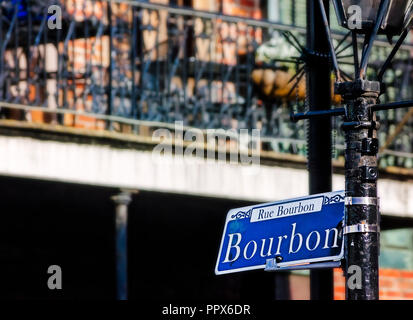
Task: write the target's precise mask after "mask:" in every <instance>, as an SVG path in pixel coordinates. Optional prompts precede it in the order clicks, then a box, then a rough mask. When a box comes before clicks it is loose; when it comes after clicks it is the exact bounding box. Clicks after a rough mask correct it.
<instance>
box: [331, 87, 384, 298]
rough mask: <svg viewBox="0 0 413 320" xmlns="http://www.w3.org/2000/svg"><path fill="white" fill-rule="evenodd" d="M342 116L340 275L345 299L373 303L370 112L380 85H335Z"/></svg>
mask: <svg viewBox="0 0 413 320" xmlns="http://www.w3.org/2000/svg"><path fill="white" fill-rule="evenodd" d="M338 91H339V92H340V93H341V94H342V95H343V97H344V99H345V103H346V106H347V114H346V117H345V122H344V123H343V129H344V131H345V137H346V151H345V158H346V164H345V169H346V173H345V176H346V200H345V201H346V207H345V208H346V209H345V210H346V218H345V228H344V234H345V240H344V241H345V257H346V261H345V266H344V268H345V270H344V273H345V275H346V299H347V300H378V298H379V240H380V239H379V237H380V233H379V223H380V213H379V207H378V199H377V178H378V168H377V152H378V149H379V148H378V140H377V129H378V127H379V125H378V123H377V121H376V115H375V112H374V111H373V110H372V108H371V107H372V106H374V105H375V104H376V103H377V99H378V96H379V94H380V83H379V82H372V81H366V80H361V79H359V80H357V81H355V82H351V83H341V84H338Z"/></svg>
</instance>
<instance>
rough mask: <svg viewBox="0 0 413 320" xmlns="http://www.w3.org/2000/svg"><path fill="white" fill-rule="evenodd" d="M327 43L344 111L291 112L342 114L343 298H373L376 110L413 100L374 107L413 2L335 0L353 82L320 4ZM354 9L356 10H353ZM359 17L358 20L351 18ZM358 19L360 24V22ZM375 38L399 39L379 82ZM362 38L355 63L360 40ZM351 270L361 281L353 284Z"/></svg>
mask: <svg viewBox="0 0 413 320" xmlns="http://www.w3.org/2000/svg"><path fill="white" fill-rule="evenodd" d="M318 1H319V4H320V9H321V13H322V17H323V20H324V25H325V32H326V35H327V39H328V41H329V45H330V60H331V63H332V67H333V70H334V73H335V76H336V84H335V91H336V93H338V94H341V95H342V97H343V100H344V105H345V107H344V108H337V109H332V110H323V111H310V112H306V113H297V114H293V115H292V116H291V117H292V120H293V121H298V120H301V119H310V118H313V117H331V116H337V115H340V116H344V123H343V124H342V129H343V130H344V132H345V141H346V150H345V191H346V199H345V221H344V229H343V231H344V236H345V240H344V241H345V263H344V265H343V268H344V272H345V275H346V298H347V299H349V300H376V299H378V298H379V289H378V284H379V279H378V278H379V276H378V269H379V267H378V256H379V236H380V227H379V225H380V213H379V201H378V198H377V178H378V168H377V153H378V150H379V148H378V139H377V130H378V129H379V127H380V123H379V121H378V119H377V117H376V114H375V111H378V110H388V109H393V108H401V107H410V106H413V101H404V102H396V103H390V104H383V105H380V104H378V100H379V96H380V94H381V93H382V92H383V91H384V87H383V85H382V77H383V74H384V72H385V71H386V69H387V68H388V67H389V66H390V65H391V61H392V59H393V57H394V55H395V54H396V52H397V50H398V49H399V48H400V46H401V44H402V42H403V41H404V39H405V38H406V36H407V34H408V32H409V30H410V27H411V20H412V5H413V0H409V1H406V0H334V1H333V4H334V7H335V11H336V14H337V18H338V21H339V23H340V24H341V25H342V26H344V27H346V28H348V29H350V32H351V33H352V36H353V37H352V42H353V49H354V70H355V79H354V80H352V81H343V79H342V77H341V72H340V69H339V66H338V63H337V58H336V54H335V50H334V46H333V41H332V37H331V34H330V29H329V26H328V19H327V15H326V10H325V8H324V5H323V1H322V0H318ZM354 6H357V7H354ZM354 19H359V21H357V20H354ZM360 19H361V20H360ZM378 34H385V35H387V36H388V38H389V39H391V37H393V36H399V39H398V41H397V42H396V44H395V46H394V48H393V50H392V52H391V54H390V55H389V57H388V58H387V60H386V61H385V62H384V64H383V66H382V69H381V70H380V72H379V74H378V78H377V79H375V80H374V81H371V80H369V79H367V78H366V71H367V66H368V61H369V57H370V53H371V49H372V46H373V43H374V40H375V39H376V37H377V35H378ZM360 35H364V44H363V47H362V50H361V51H362V54H361V58H360V60H359V54H358V37H359V36H360ZM353 272H359V275H358V276H360V277H361V282H359V283H357V284H356V285H352V276H353Z"/></svg>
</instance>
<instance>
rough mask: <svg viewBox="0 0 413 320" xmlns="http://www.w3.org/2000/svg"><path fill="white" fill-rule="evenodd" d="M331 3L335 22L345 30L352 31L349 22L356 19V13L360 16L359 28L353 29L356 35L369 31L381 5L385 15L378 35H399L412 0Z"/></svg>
mask: <svg viewBox="0 0 413 320" xmlns="http://www.w3.org/2000/svg"><path fill="white" fill-rule="evenodd" d="M333 3H334V9H335V11H336V15H337V20H338V22H339V24H340V25H341V26H343V27H345V28H348V29H351V30H353V29H354V28H353V25H350V23H349V20H351V19H353V18H354V19H356V18H358V16H357V14H358V13H359V14H360V15H361V17H360V18H361V21H360V25H359V28H355V29H354V31H356V32H357V33H368V32H369V31H371V29H372V28H373V27H374V25H375V23H376V21H377V18H378V15H379V11H380V6H381V5H382V6H383V10H384V13H385V15H384V18H383V20H382V22H381V25H380V28H379V33H380V34H387V35H400V33H401V32H402V30H403V28H404V27H406V25H407V24H408V23H409V20H410V18H411V15H410V14H409V12H410V11H411V9H412V4H413V0H390V1H387V3H386V2H384V1H383V2H382V1H381V0H364V1H363V0H333ZM354 6H357V7H354ZM352 17H353V18H352Z"/></svg>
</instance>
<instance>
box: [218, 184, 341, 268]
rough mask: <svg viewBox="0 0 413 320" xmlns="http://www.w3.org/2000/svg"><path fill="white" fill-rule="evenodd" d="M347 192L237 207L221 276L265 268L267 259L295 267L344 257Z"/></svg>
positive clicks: (220, 265) (229, 220)
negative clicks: (274, 259) (344, 222)
mask: <svg viewBox="0 0 413 320" xmlns="http://www.w3.org/2000/svg"><path fill="white" fill-rule="evenodd" d="M344 197H345V196H344V191H338V192H329V193H322V194H316V195H311V196H308V197H303V198H296V199H289V200H283V201H278V202H273V203H265V204H258V205H255V206H249V207H244V208H238V209H232V210H230V211H229V212H228V214H227V219H226V222H225V228H224V234H223V236H222V241H221V247H220V249H219V254H218V260H217V264H216V267H215V273H216V274H225V273H232V272H240V271H247V270H254V269H264V268H265V266H266V261H267V259H272V258H276V261H277V265H278V266H279V267H280V268H282V267H289V268H294V267H293V266H300V268H302V267H303V265H305V264H309V263H316V262H317V263H318V262H326V261H339V260H341V259H342V257H343V254H344V242H343V220H344Z"/></svg>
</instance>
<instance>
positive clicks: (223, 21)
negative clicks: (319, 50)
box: [0, 0, 413, 170]
mask: <svg viewBox="0 0 413 320" xmlns="http://www.w3.org/2000/svg"><path fill="white" fill-rule="evenodd" d="M52 4H57V5H59V6H60V8H62V21H61V24H62V27H61V28H54V26H56V22H57V21H55V20H53V19H54V18H53V17H52V15H53V13H48V8H49V6H50V5H52ZM0 10H1V11H0V16H1V17H2V20H1V21H0V44H1V48H0V108H1V110H0V115H1V118H2V119H5V120H4V121H6V120H7V121H10V120H14V121H19V122H28V123H33V124H42V125H50V126H56V125H57V126H64V127H72V128H76V129H86V130H90V131H114V132H120V133H124V134H134V135H139V136H147V137H151V136H152V133H153V131H154V130H156V129H158V128H171V127H173V125H174V123H175V122H176V121H179V122H181V123H182V124H183V126H184V129H185V130H187V131H190V130H193V129H194V128H196V129H201V130H207V129H218V128H223V129H227V130H229V129H235V130H238V129H249V130H252V129H256V128H258V129H260V130H261V140H260V141H261V142H260V145H259V146H258V148H260V149H261V150H262V151H266V152H268V153H267V154H271V153H273V154H275V153H277V154H279V153H284V154H293V155H298V156H301V157H303V159H304V157H305V155H306V127H305V126H306V124H305V122H302V123H298V124H294V123H292V122H290V121H289V114H290V112H291V111H292V110H297V111H302V110H305V109H306V108H307V105H306V103H305V74H302V75H301V74H300V71H301V70H302V69H301V65H300V64H299V63H297V61H296V60H295V59H293V58H294V57H300V55H301V52H300V48H299V45H298V43H301V44H304V43H305V29H304V28H303V27H300V26H295V25H286V24H282V23H279V22H273V21H268V20H265V19H261V20H255V19H247V18H241V17H234V16H227V15H222V14H217V13H213V12H206V11H198V10H194V9H192V8H183V7H173V6H165V5H160V4H154V3H147V2H138V1H135V2H133V1H127V2H126V1H125V2H123V1H112V2H111V4H109V2H108V1H97V0H96V1H92V0H85V1H74V0H66V1H63V0H62V1H40V0H37V1H31V2H28V1H24V0H13V1H0ZM291 14H292V15H294V14H296V13H295V10H294V11H292V12H291ZM292 20H293V21H295V19H292ZM334 37H335V41H336V45H337V46H339V47H340V48H341V51H342V52H341V62H342V64H343V68H344V69H345V70H346V72H347V73H348V74H349V77H351V60H349V59H350V58H349V57H348V53H349V50H350V53H351V48H350V47H349V46H348V44H349V41H348V40H349V39H348V40H347V38H346V35H345V34H344V33H343V32H342V30H339V29H337V31H336V32H335V34H334ZM390 49H391V46H390V45H388V44H387V43H386V41H385V40H382V41H379V42H378V45H377V46H376V48H375V49H374V50H375V52H374V53H373V57H374V59H375V61H377V62H380V61H382V60H384V58H385V57H386V55H387V54H388V53H389V51H390ZM412 49H413V45H412V44H410V43H408V44H406V45H404V46H403V48H402V50H401V51H400V53H399V54H398V56H397V57H396V59H395V62H394V64H393V70H392V72H389V73H388V75H387V79H386V82H387V86H388V90H387V93H386V95H384V96H383V98H382V101H394V100H401V99H412V98H413V94H412V92H413V90H412V85H413V84H412V72H411V70H412V61H411V51H412ZM377 64H379V63H377ZM369 72H370V73H374V72H377V70H375V68H374V67H373V68H372V69H370V70H369ZM296 73H298V74H300V76H298V77H296V78H294V75H295V74H296ZM291 79H293V81H291V82H290V80H291ZM295 82H296V84H297V85H296V86H295V85H294V84H295ZM336 98H337V97H336ZM338 102H339V101H338V100H336V103H338ZM411 114H412V112H409V111H404V110H396V111H389V112H380V117H381V123H382V127H381V130H380V136H379V139H380V144H381V146H383V147H384V150H383V152H382V153H381V158H380V166H381V167H382V168H388V169H393V168H396V170H397V168H399V169H400V168H404V169H403V170H406V169H413V143H412V141H413V130H412V129H413V128H412V126H413V120H412V119H413V117H411ZM2 121H3V120H2ZM334 128H335V131H334V133H333V140H334V152H333V154H332V157H333V158H334V159H336V160H338V161H339V162H340V161H342V159H343V149H344V139H343V135H342V133H340V129H339V128H340V120H337V121H336V122H335V123H334Z"/></svg>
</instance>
